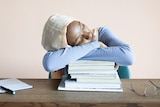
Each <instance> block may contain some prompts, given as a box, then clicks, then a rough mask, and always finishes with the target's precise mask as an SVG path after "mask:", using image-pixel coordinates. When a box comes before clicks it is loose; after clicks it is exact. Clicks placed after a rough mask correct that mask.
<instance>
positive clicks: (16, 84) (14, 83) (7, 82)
mask: <svg viewBox="0 0 160 107" xmlns="http://www.w3.org/2000/svg"><path fill="white" fill-rule="evenodd" d="M0 86H1V87H4V88H6V89H9V90H11V91H18V90H24V89H29V88H33V86H32V85H30V84H27V83H25V82H23V81H21V80H18V79H16V78H10V79H3V80H0Z"/></svg>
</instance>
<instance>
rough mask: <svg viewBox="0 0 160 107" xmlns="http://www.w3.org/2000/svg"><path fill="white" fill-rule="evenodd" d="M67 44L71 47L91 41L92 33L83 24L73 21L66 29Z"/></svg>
mask: <svg viewBox="0 0 160 107" xmlns="http://www.w3.org/2000/svg"><path fill="white" fill-rule="evenodd" d="M66 36H67V42H68V44H69V45H71V46H77V45H82V44H85V43H89V42H91V41H93V33H92V31H91V30H90V29H89V28H88V27H87V26H86V25H84V24H83V23H81V22H79V21H73V22H72V23H70V24H69V25H68V27H67V33H66Z"/></svg>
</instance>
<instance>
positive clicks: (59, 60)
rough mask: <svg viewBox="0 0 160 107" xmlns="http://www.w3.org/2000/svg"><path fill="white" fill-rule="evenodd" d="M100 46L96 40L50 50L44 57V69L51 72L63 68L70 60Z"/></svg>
mask: <svg viewBox="0 0 160 107" xmlns="http://www.w3.org/2000/svg"><path fill="white" fill-rule="evenodd" d="M99 47H100V43H99V42H98V41H94V42H90V43H87V44H84V45H80V46H74V47H67V48H65V49H60V50H57V51H49V52H47V53H46V54H45V56H44V58H43V66H44V69H45V70H46V71H49V72H54V71H56V70H59V69H62V68H64V67H65V66H66V65H68V64H69V62H71V61H75V60H78V59H80V58H82V57H84V56H85V55H87V54H88V53H89V52H91V51H92V50H94V49H97V48H99Z"/></svg>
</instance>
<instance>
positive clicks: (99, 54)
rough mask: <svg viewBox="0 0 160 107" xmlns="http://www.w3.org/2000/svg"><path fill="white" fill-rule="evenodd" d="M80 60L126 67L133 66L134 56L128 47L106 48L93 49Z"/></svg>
mask: <svg viewBox="0 0 160 107" xmlns="http://www.w3.org/2000/svg"><path fill="white" fill-rule="evenodd" d="M81 60H105V61H113V62H116V63H117V64H119V65H123V66H127V65H132V64H133V62H134V55H133V53H132V51H131V50H130V47H129V46H120V47H108V48H98V49H95V50H93V51H91V52H90V53H88V54H87V55H86V56H84V57H82V58H81Z"/></svg>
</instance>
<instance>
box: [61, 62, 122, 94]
mask: <svg viewBox="0 0 160 107" xmlns="http://www.w3.org/2000/svg"><path fill="white" fill-rule="evenodd" d="M58 90H72V91H110V92H123V89H122V86H121V81H120V78H119V76H118V73H117V70H116V69H115V62H108V61H91V60H78V61H75V62H72V63H69V65H68V74H67V75H64V76H63V78H62V80H61V82H60V84H59V86H58Z"/></svg>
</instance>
